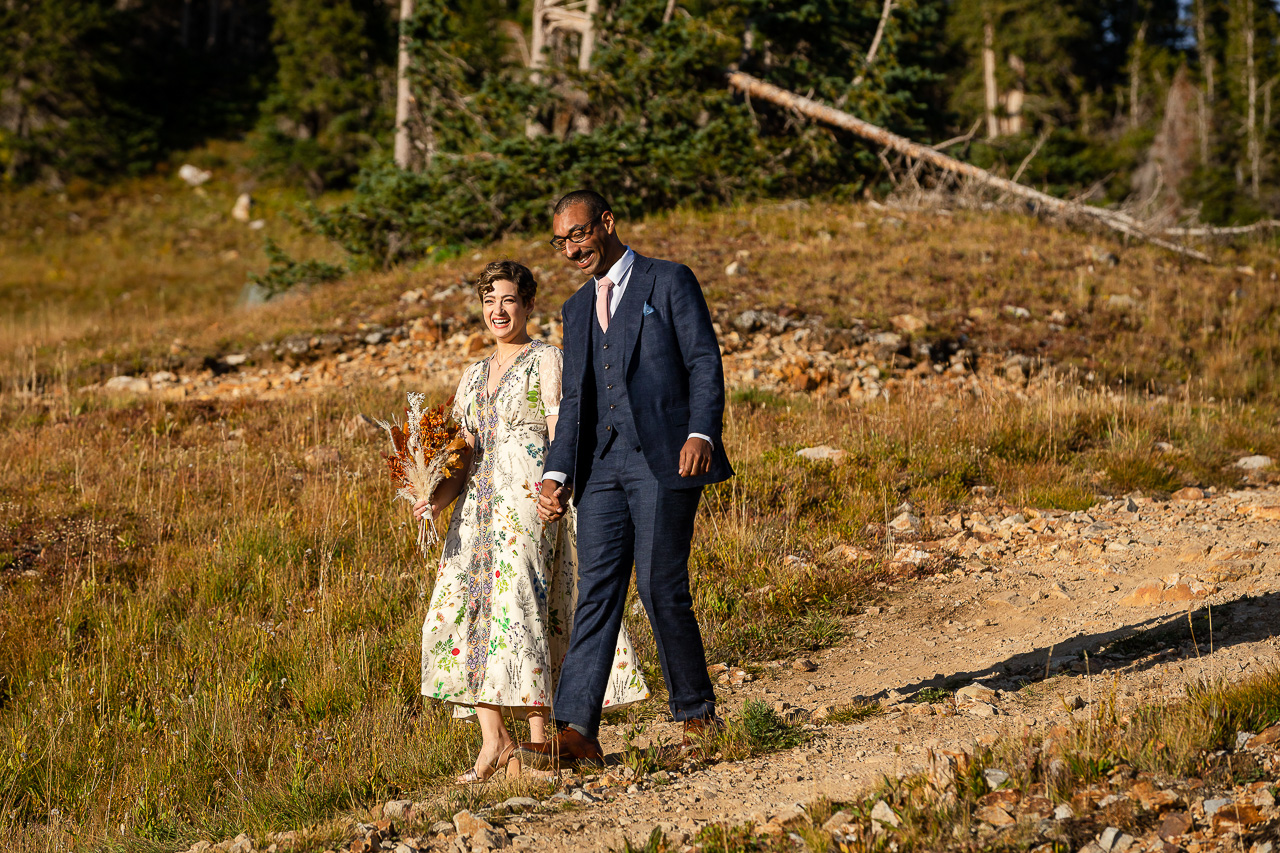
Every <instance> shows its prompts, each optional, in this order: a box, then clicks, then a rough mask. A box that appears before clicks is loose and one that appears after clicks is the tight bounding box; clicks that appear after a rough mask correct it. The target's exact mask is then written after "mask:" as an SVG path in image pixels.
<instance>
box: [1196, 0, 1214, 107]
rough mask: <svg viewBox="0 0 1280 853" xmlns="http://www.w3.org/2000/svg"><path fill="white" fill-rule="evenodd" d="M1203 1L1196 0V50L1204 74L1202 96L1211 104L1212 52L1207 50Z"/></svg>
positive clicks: (1207, 37) (1207, 38)
mask: <svg viewBox="0 0 1280 853" xmlns="http://www.w3.org/2000/svg"><path fill="white" fill-rule="evenodd" d="M1204 4H1205V0H1196V50H1197V51H1199V53H1200V67H1201V69H1202V70H1203V72H1204V94H1205V98H1206V99H1207V100H1208V101H1209V103H1210V104H1212V103H1213V52H1212V51H1210V50H1209V31H1208V29H1207V25H1206V24H1205V12H1204Z"/></svg>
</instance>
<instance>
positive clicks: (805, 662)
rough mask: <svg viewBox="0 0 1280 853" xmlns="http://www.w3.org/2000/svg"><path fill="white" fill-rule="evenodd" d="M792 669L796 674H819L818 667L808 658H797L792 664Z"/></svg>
mask: <svg viewBox="0 0 1280 853" xmlns="http://www.w3.org/2000/svg"><path fill="white" fill-rule="evenodd" d="M791 668H792V669H794V670H795V671H796V672H817V671H818V665H817V664H816V663H814V662H813V661H811V660H809V659H808V658H796V659H795V661H793V662H792V664H791Z"/></svg>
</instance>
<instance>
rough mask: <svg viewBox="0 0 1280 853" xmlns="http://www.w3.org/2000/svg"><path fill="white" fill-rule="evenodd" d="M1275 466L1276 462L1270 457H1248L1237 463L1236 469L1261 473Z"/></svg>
mask: <svg viewBox="0 0 1280 853" xmlns="http://www.w3.org/2000/svg"><path fill="white" fill-rule="evenodd" d="M1273 464H1275V461H1274V460H1273V459H1272V458H1271V457H1270V456H1246V457H1244V458H1243V459H1239V460H1237V461H1236V467H1237V468H1239V469H1241V470H1243V471H1261V470H1263V469H1264V468H1270V467H1271V466H1272V465H1273Z"/></svg>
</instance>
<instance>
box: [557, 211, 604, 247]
mask: <svg viewBox="0 0 1280 853" xmlns="http://www.w3.org/2000/svg"><path fill="white" fill-rule="evenodd" d="M601 215H603V214H601ZM599 221H600V217H599V216H597V217H596V218H595V219H593V220H591V221H590V222H588V223H587V224H586V225H579V226H578V227H577V228H575V229H573V230H572V231H570V232H569V236H568V237H553V238H552V239H550V240H548V241H547V242H548V243H549V244H551V248H553V249H555V250H556V251H557V252H563V251H564V244H565V243H581V242H582V241H584V240H586V239H587V237H589V236H590V235H591V232H592V231H594V230H595V224H596V223H597V222H599Z"/></svg>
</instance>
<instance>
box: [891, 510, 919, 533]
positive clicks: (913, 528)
mask: <svg viewBox="0 0 1280 853" xmlns="http://www.w3.org/2000/svg"><path fill="white" fill-rule="evenodd" d="M889 529H890V530H892V531H893V532H894V533H911V534H917V533H919V532H920V519H918V518H916V517H915V516H914V515H912V514H911V513H909V512H904V513H902V514H901V515H899V516H898V517H897V518H895V519H894V520H893V521H890V522H889Z"/></svg>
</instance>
